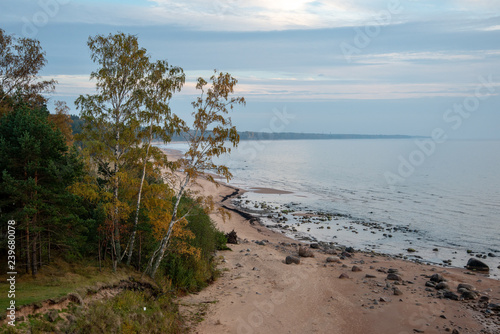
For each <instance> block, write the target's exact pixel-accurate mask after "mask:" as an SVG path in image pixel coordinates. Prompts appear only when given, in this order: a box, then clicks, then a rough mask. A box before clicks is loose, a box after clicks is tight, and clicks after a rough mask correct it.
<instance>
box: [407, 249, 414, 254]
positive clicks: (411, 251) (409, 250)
mask: <svg viewBox="0 0 500 334" xmlns="http://www.w3.org/2000/svg"><path fill="white" fill-rule="evenodd" d="M407 251H408V253H415V252H416V250H415V249H413V248H408V249H407Z"/></svg>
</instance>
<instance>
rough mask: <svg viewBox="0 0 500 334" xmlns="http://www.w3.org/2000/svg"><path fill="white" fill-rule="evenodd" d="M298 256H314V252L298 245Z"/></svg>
mask: <svg viewBox="0 0 500 334" xmlns="http://www.w3.org/2000/svg"><path fill="white" fill-rule="evenodd" d="M299 256H301V257H314V253H313V252H312V251H311V250H310V249H309V248H306V247H302V246H300V247H299Z"/></svg>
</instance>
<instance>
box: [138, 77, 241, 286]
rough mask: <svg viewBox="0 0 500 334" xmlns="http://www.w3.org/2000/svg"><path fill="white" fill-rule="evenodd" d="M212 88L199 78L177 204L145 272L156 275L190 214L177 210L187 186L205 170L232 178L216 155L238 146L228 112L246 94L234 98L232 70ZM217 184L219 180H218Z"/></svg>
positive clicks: (215, 80) (214, 81)
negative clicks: (177, 228) (175, 232)
mask: <svg viewBox="0 0 500 334" xmlns="http://www.w3.org/2000/svg"><path fill="white" fill-rule="evenodd" d="M210 81H211V82H210V87H208V88H207V86H208V82H207V81H205V80H204V79H203V78H198V81H197V84H196V89H197V90H200V91H201V93H200V96H199V97H198V98H197V99H196V100H195V101H194V102H192V106H193V109H194V111H193V113H192V116H193V119H194V121H193V124H192V126H191V129H188V128H185V129H184V135H185V137H186V140H187V142H188V144H189V149H188V151H187V152H186V153H185V154H184V156H183V157H182V158H181V159H179V160H178V167H179V169H178V172H177V174H175V175H179V176H178V178H177V187H176V188H175V189H174V190H175V204H174V206H173V209H172V214H171V215H169V219H168V220H169V221H168V225H167V226H168V228H167V229H166V231H165V233H164V235H163V237H162V239H161V241H160V243H159V245H158V247H157V248H156V250H155V251H154V253H153V254H152V256H151V258H150V260H149V262H148V266H147V268H146V270H145V272H144V273H145V274H147V275H149V276H151V277H154V276H155V275H156V272H157V270H158V268H159V266H160V264H161V261H162V260H163V258H164V256H165V252H166V251H167V248H168V245H169V242H170V239H171V237H172V231H173V230H174V227H175V225H176V224H178V223H179V222H181V221H184V220H185V218H186V216H187V215H188V213H189V212H188V213H186V214H185V215H183V216H181V217H179V216H178V214H177V213H178V209H179V204H180V202H181V199H182V197H183V196H185V195H186V192H187V189H188V187H189V186H190V185H192V184H194V183H195V182H196V180H197V179H198V178H199V177H200V176H201V175H202V174H203V173H204V172H206V171H210V172H212V173H214V174H216V175H218V176H222V177H224V178H226V179H227V180H229V179H230V178H231V176H232V175H231V173H230V171H229V169H228V168H227V166H224V165H218V164H216V163H215V162H214V158H216V157H219V156H220V155H222V154H225V153H230V152H231V147H236V146H237V145H238V142H239V135H238V132H237V131H236V128H235V127H234V126H233V125H232V121H231V118H230V117H229V116H228V115H229V112H230V111H232V110H233V108H234V107H235V106H236V105H238V104H243V105H244V104H245V99H244V98H243V97H233V96H232V95H233V93H234V87H235V86H236V84H237V82H238V81H237V80H236V79H235V78H233V77H232V76H231V75H230V74H229V73H222V72H220V73H218V72H217V71H214V74H213V75H212V77H211V78H210ZM203 175H204V176H205V177H206V178H207V179H208V180H209V181H211V182H214V183H216V182H215V180H214V178H213V177H212V176H211V175H210V174H203ZM216 184H217V183H216Z"/></svg>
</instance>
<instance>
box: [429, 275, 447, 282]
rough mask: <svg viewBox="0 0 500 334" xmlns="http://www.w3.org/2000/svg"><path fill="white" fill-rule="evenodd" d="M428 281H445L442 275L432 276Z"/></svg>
mask: <svg viewBox="0 0 500 334" xmlns="http://www.w3.org/2000/svg"><path fill="white" fill-rule="evenodd" d="M430 280H431V282H436V283H441V282H443V281H444V280H445V279H444V277H443V275H441V274H434V275H432V276H431V279H430Z"/></svg>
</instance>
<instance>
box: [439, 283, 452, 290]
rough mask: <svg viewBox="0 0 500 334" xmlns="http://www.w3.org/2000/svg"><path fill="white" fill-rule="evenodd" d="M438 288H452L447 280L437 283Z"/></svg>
mask: <svg viewBox="0 0 500 334" xmlns="http://www.w3.org/2000/svg"><path fill="white" fill-rule="evenodd" d="M436 289H437V290H444V289H450V286H449V285H448V283H446V282H439V283H438V284H437V285H436Z"/></svg>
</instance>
